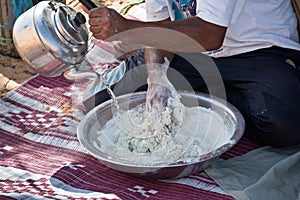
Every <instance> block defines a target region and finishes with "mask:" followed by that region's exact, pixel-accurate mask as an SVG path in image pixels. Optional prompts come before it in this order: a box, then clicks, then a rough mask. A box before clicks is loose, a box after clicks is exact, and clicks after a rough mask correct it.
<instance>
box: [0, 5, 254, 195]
mask: <svg viewBox="0 0 300 200" xmlns="http://www.w3.org/2000/svg"><path fill="white" fill-rule="evenodd" d="M140 6H144V5H140ZM139 18H141V17H139ZM116 64H117V63H116V62H112V61H111V60H110V61H109V62H108V63H105V62H102V63H101V70H108V69H110V68H113V67H114V66H115V65H116ZM87 83H88V82H87V81H77V82H72V81H68V80H66V79H65V78H64V77H63V76H60V77H55V78H47V77H43V76H40V75H37V76H35V77H33V78H32V79H30V80H28V81H27V82H25V83H24V84H22V85H21V86H20V87H19V88H17V89H16V90H14V91H12V92H10V93H9V94H8V95H6V96H5V97H4V98H3V99H0V199H81V200H84V199H209V200H224V199H233V198H232V197H231V196H229V195H228V194H226V193H225V192H224V191H223V190H222V189H221V188H220V187H219V186H218V185H217V184H216V183H215V182H214V181H213V180H212V179H211V178H210V177H209V176H207V175H206V174H205V173H204V172H199V173H196V174H193V175H190V176H189V177H186V178H181V179H178V180H171V181H149V180H142V179H137V178H133V177H131V176H128V175H125V174H123V173H120V172H117V171H115V170H112V169H109V168H108V167H106V166H105V165H103V164H102V163H101V162H100V161H99V160H97V159H96V158H94V157H93V156H91V155H89V154H88V153H86V152H85V150H84V149H83V147H82V146H81V145H80V144H79V142H78V140H77V135H76V128H77V125H78V123H79V122H80V119H81V118H82V117H83V115H84V109H83V108H82V107H81V106H80V103H77V104H76V95H77V96H80V94H81V93H80V92H82V91H83V90H84V89H83V88H85V87H86V86H87ZM74 96H75V97H74ZM74 103H75V104H74ZM257 147H258V146H257V145H256V144H254V143H252V142H251V141H249V140H247V139H245V138H242V139H241V140H240V142H239V143H238V144H237V145H236V146H235V147H233V148H232V149H231V150H229V151H228V152H226V153H225V154H223V155H222V157H223V158H224V159H228V158H231V157H234V156H238V155H242V154H245V153H247V152H248V151H250V150H253V149H255V148H257Z"/></svg>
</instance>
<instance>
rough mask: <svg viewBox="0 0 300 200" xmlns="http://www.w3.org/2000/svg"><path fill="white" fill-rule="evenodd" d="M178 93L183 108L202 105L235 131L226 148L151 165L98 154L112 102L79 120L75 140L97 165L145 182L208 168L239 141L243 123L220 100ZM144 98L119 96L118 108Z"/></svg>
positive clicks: (229, 107)
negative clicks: (98, 139) (98, 140)
mask: <svg viewBox="0 0 300 200" xmlns="http://www.w3.org/2000/svg"><path fill="white" fill-rule="evenodd" d="M180 94H181V100H182V102H183V104H184V105H185V106H188V107H191V106H204V107H207V108H210V109H212V110H213V111H215V112H217V113H218V114H220V115H221V116H223V117H224V119H225V120H226V123H228V124H229V126H230V127H233V128H234V134H233V135H232V137H231V139H230V141H228V142H225V145H223V146H221V147H219V148H217V149H215V150H214V151H212V152H210V153H208V154H204V155H201V156H200V155H199V157H197V158H192V159H187V160H185V161H180V162H177V163H172V164H160V165H152V166H143V165H134V164H130V163H126V162H124V161H123V160H122V159H121V158H120V159H116V158H113V157H114V156H113V155H109V154H107V153H104V152H102V151H100V150H99V148H96V146H95V145H94V140H95V138H96V132H97V131H98V130H99V129H100V128H101V127H102V126H103V125H104V124H105V123H106V122H107V121H108V120H110V119H111V117H112V110H111V103H112V101H111V100H109V101H106V102H104V103H102V104H100V105H98V106H97V107H95V108H94V109H92V110H91V111H90V112H89V113H87V115H86V116H85V117H84V118H83V119H82V120H81V122H80V124H79V126H78V129H77V136H78V139H79V141H80V143H81V144H82V145H83V147H85V149H86V150H87V151H88V152H89V153H90V154H91V155H93V156H94V157H96V158H98V159H99V161H100V162H102V163H103V164H105V165H107V166H108V167H110V168H112V169H115V170H118V171H121V172H124V173H127V174H129V175H131V176H136V177H139V178H147V179H174V178H180V177H184V176H187V175H189V174H192V173H195V172H198V171H200V170H201V169H203V167H205V166H206V165H209V163H210V161H211V160H212V159H214V158H217V157H219V156H220V155H221V154H222V153H224V152H225V151H227V150H228V149H230V148H231V147H233V146H234V145H235V144H236V143H237V142H238V140H239V139H240V138H241V136H242V134H243V132H244V127H245V122H244V118H243V117H242V115H241V114H240V112H239V111H238V110H237V109H236V108H235V107H234V106H232V105H231V104H229V103H227V102H225V101H223V100H220V99H218V98H215V97H210V96H208V95H205V94H194V93H187V92H184V93H180ZM145 98H146V92H138V93H134V94H127V95H123V96H120V97H118V102H119V104H120V106H121V107H124V106H125V108H126V107H128V108H131V107H134V106H136V105H138V104H140V103H143V102H144V101H145ZM195 131H196V130H195Z"/></svg>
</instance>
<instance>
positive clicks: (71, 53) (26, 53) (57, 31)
mask: <svg viewBox="0 0 300 200" xmlns="http://www.w3.org/2000/svg"><path fill="white" fill-rule="evenodd" d="M84 23H85V21H84V20H82V16H81V15H80V14H78V13H77V12H76V11H75V10H73V9H72V8H70V7H68V6H66V5H64V4H62V3H58V2H52V1H51V2H50V1H41V2H39V3H38V4H37V5H36V6H34V7H32V8H30V9H29V10H27V11H26V12H24V13H23V14H22V15H21V16H20V17H18V18H17V20H16V22H15V24H14V28H13V40H14V43H15V46H16V49H17V51H18V53H19V55H20V57H21V58H22V59H23V60H24V61H25V62H27V63H28V64H29V65H30V66H31V67H32V68H33V69H34V70H35V71H36V72H37V73H39V74H42V75H45V76H58V75H60V74H62V72H64V71H66V70H67V69H69V67H70V66H71V65H75V64H78V63H81V62H82V61H83V59H84V58H85V54H86V52H87V49H88V29H87V27H86V26H85V24H84Z"/></svg>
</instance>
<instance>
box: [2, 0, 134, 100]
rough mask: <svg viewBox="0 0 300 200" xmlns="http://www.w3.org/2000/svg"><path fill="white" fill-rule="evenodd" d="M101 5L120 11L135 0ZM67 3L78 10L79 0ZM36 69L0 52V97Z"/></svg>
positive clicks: (105, 2) (119, 0)
mask: <svg viewBox="0 0 300 200" xmlns="http://www.w3.org/2000/svg"><path fill="white" fill-rule="evenodd" d="M98 2H99V5H103V6H108V7H111V8H114V9H116V10H117V11H120V10H121V9H122V8H123V7H124V6H126V5H128V4H130V3H131V2H136V1H135V0H104V1H101V0H98ZM66 3H67V5H69V6H71V7H73V8H75V9H76V10H78V11H81V10H80V6H79V4H78V2H77V0H67V1H66ZM34 75H35V73H34V71H33V70H32V69H31V68H30V66H29V65H28V64H26V63H25V62H24V61H23V60H22V59H18V58H12V57H9V56H5V55H1V54H0V97H3V96H5V95H6V94H7V93H8V92H9V91H11V90H13V89H15V88H16V87H18V86H19V85H20V84H22V83H24V82H25V81H26V80H28V79H29V78H31V77H32V76H34Z"/></svg>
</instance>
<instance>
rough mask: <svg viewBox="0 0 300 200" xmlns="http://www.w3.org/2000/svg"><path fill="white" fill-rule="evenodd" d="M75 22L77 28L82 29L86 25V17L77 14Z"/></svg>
mask: <svg viewBox="0 0 300 200" xmlns="http://www.w3.org/2000/svg"><path fill="white" fill-rule="evenodd" d="M73 22H74V25H75V26H76V27H80V26H81V25H82V24H85V23H86V19H85V16H84V15H83V14H82V13H80V12H77V13H76V15H75V17H74V19H73Z"/></svg>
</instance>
